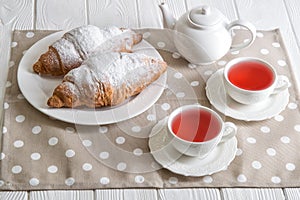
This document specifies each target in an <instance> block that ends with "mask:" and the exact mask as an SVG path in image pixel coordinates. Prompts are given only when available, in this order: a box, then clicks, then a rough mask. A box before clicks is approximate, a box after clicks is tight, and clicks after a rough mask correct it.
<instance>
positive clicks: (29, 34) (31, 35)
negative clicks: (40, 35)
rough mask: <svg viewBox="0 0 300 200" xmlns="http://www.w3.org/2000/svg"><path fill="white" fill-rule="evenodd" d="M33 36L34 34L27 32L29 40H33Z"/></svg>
mask: <svg viewBox="0 0 300 200" xmlns="http://www.w3.org/2000/svg"><path fill="white" fill-rule="evenodd" d="M33 36H34V32H31V31H30V32H27V33H26V37H27V38H32V37H33Z"/></svg>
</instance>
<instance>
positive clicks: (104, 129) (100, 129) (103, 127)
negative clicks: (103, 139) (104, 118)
mask: <svg viewBox="0 0 300 200" xmlns="http://www.w3.org/2000/svg"><path fill="white" fill-rule="evenodd" d="M99 132H100V133H107V132H108V128H107V126H100V127H99Z"/></svg>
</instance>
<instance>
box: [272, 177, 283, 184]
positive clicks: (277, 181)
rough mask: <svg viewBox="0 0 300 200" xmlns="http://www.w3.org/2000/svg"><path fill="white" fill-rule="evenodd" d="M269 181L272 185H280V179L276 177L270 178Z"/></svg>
mask: <svg viewBox="0 0 300 200" xmlns="http://www.w3.org/2000/svg"><path fill="white" fill-rule="evenodd" d="M271 181H272V182H273V183H275V184H278V183H281V178H280V177H278V176H273V177H272V178H271Z"/></svg>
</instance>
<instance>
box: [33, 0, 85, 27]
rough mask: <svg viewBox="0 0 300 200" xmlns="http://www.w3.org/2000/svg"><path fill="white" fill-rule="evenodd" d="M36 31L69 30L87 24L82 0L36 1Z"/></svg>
mask: <svg viewBox="0 0 300 200" xmlns="http://www.w3.org/2000/svg"><path fill="white" fill-rule="evenodd" d="M36 8H37V9H36V29H49V30H51V29H53V30H60V29H70V28H74V27H77V26H81V25H84V24H87V18H86V5H85V1H82V0H64V1H61V0H52V1H48V0H39V1H36Z"/></svg>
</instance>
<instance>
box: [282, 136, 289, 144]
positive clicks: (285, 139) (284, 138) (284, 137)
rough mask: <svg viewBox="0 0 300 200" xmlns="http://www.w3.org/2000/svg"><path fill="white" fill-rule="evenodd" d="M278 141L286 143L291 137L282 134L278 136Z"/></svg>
mask: <svg viewBox="0 0 300 200" xmlns="http://www.w3.org/2000/svg"><path fill="white" fill-rule="evenodd" d="M280 141H281V142H282V143H284V144H288V143H290V142H291V139H290V138H289V137H288V136H282V137H281V138H280Z"/></svg>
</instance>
